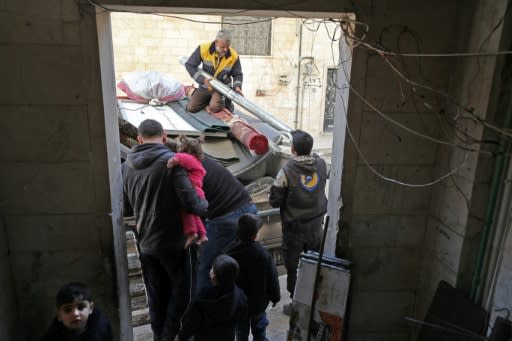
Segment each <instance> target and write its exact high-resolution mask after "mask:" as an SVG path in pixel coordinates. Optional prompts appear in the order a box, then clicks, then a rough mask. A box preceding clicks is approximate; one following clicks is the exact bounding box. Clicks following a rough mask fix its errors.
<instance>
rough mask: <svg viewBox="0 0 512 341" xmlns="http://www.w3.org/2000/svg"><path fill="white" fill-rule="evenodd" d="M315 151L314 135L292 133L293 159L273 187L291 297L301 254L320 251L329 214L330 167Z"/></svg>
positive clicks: (288, 309)
mask: <svg viewBox="0 0 512 341" xmlns="http://www.w3.org/2000/svg"><path fill="white" fill-rule="evenodd" d="M312 148H313V137H312V136H311V135H309V134H308V133H307V132H305V131H302V130H295V131H293V132H292V154H293V158H292V159H291V160H289V161H288V162H287V163H286V164H285V166H284V167H283V168H282V169H281V170H280V171H279V173H278V174H277V177H276V179H275V181H274V184H273V185H272V187H271V188H270V197H269V201H270V205H272V207H279V208H280V211H281V224H282V227H283V258H284V266H285V268H286V272H287V275H288V277H287V282H286V288H287V289H288V292H289V293H290V297H293V292H294V290H295V282H296V281H297V266H298V264H299V259H300V254H301V252H303V251H307V250H312V251H318V250H319V249H320V244H321V241H322V223H323V218H324V214H325V212H326V211H327V198H326V197H325V182H326V180H327V165H326V163H325V161H324V160H323V159H322V158H320V157H319V156H318V155H316V154H311V150H312ZM283 312H284V313H285V314H287V315H290V312H291V305H290V304H288V305H285V306H283Z"/></svg>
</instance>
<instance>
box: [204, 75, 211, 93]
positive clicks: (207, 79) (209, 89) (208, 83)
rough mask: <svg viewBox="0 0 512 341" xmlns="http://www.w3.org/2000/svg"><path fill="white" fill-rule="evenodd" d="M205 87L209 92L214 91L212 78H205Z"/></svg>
mask: <svg viewBox="0 0 512 341" xmlns="http://www.w3.org/2000/svg"><path fill="white" fill-rule="evenodd" d="M203 85H204V86H206V87H207V88H208V91H210V92H211V91H213V88H212V86H211V84H210V78H205V79H204V82H203Z"/></svg>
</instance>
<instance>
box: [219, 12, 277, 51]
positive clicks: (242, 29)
mask: <svg viewBox="0 0 512 341" xmlns="http://www.w3.org/2000/svg"><path fill="white" fill-rule="evenodd" d="M265 19H269V20H265ZM254 21H261V22H258V23H252V22H254ZM249 22H251V24H245V25H240V24H242V23H249ZM222 28H223V29H226V30H229V31H230V32H231V36H232V39H233V40H232V42H231V46H233V48H234V49H235V50H236V51H237V52H238V53H239V54H241V55H254V56H270V52H271V51H270V46H271V40H272V36H271V34H272V20H270V18H255V17H247V16H242V17H222Z"/></svg>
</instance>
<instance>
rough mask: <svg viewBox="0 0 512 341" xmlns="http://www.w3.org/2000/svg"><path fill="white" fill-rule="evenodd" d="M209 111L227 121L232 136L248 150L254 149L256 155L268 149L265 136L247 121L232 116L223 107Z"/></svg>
mask: <svg viewBox="0 0 512 341" xmlns="http://www.w3.org/2000/svg"><path fill="white" fill-rule="evenodd" d="M207 109H208V108H207ZM209 113H210V114H211V115H213V116H215V117H216V118H218V119H219V120H222V121H224V122H226V123H229V126H230V128H231V133H232V134H233V136H234V137H235V138H236V139H237V140H238V141H240V142H242V144H243V145H244V146H246V147H247V148H249V150H252V151H254V152H255V153H256V154H258V155H261V154H265V153H266V152H267V151H268V139H267V137H266V136H265V135H263V134H261V133H260V132H259V131H257V130H256V129H254V128H253V127H251V126H250V125H249V124H248V123H247V122H245V121H242V120H240V119H236V118H234V116H233V114H232V113H231V112H230V111H229V110H227V109H223V110H221V111H219V112H216V113H211V112H209Z"/></svg>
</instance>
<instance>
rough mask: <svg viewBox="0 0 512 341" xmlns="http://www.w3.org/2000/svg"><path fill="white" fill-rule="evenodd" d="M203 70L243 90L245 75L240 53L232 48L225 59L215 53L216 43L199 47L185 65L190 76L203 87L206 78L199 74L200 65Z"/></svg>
mask: <svg viewBox="0 0 512 341" xmlns="http://www.w3.org/2000/svg"><path fill="white" fill-rule="evenodd" d="M201 63H202V64H203V70H204V71H206V72H208V73H209V74H211V75H213V76H214V78H216V79H218V80H220V81H221V82H222V83H224V84H226V85H228V86H230V87H232V88H235V87H239V88H240V89H241V88H242V82H243V77H244V76H243V73H242V65H241V64H240V58H239V57H238V53H236V51H235V50H234V49H233V48H232V47H230V48H229V50H228V52H227V53H226V55H225V56H224V57H221V58H219V57H218V55H217V52H216V51H215V42H212V43H206V44H201V45H199V46H198V47H197V48H196V49H195V51H194V52H193V53H192V55H191V56H190V57H189V58H188V60H187V62H186V63H185V68H186V69H187V71H188V73H189V74H190V76H191V77H192V78H193V79H194V80H195V81H196V82H197V83H199V85H200V86H202V87H204V86H203V82H204V77H203V76H201V75H200V74H199V73H198V72H197V68H198V66H199V65H200V64H201Z"/></svg>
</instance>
